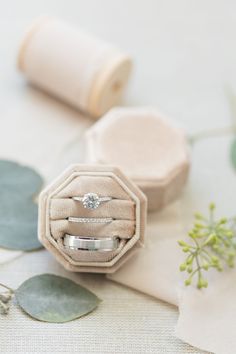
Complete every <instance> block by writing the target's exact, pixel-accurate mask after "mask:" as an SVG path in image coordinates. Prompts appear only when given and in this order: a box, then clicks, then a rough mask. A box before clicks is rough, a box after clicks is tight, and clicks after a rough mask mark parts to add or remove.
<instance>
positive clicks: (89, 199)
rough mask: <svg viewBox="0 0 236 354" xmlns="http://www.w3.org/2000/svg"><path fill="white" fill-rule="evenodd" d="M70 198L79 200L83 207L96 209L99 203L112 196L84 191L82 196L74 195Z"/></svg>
mask: <svg viewBox="0 0 236 354" xmlns="http://www.w3.org/2000/svg"><path fill="white" fill-rule="evenodd" d="M72 199H73V200H75V201H77V202H81V203H82V204H83V207H84V208H85V209H97V208H98V207H99V205H100V204H101V203H103V202H109V201H110V200H112V197H99V196H98V195H97V194H96V193H86V194H85V195H84V196H83V197H80V196H75V197H72Z"/></svg>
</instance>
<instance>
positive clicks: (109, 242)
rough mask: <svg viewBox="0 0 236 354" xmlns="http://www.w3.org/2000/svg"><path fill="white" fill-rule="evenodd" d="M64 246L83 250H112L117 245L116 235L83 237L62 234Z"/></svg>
mask: <svg viewBox="0 0 236 354" xmlns="http://www.w3.org/2000/svg"><path fill="white" fill-rule="evenodd" d="M64 246H65V247H66V248H68V249H73V250H85V251H102V252H107V251H114V250H116V249H117V248H118V246H119V239H118V238H117V237H104V238H96V237H83V236H74V235H69V234H66V235H65V236H64Z"/></svg>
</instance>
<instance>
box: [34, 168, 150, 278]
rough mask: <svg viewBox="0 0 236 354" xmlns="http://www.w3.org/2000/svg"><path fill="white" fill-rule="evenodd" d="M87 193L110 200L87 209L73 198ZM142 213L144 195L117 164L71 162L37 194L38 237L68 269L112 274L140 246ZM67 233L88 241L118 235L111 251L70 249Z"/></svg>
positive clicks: (145, 206)
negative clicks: (78, 163) (66, 242)
mask: <svg viewBox="0 0 236 354" xmlns="http://www.w3.org/2000/svg"><path fill="white" fill-rule="evenodd" d="M89 193H90V194H91V193H95V194H96V195H98V196H99V197H105V198H107V197H108V200H107V201H106V202H103V203H102V202H101V203H100V204H99V206H98V207H97V205H96V208H94V209H90V208H87V207H86V205H84V203H83V202H82V201H78V200H75V199H74V197H77V198H82V200H84V199H83V196H84V195H85V196H87V195H88V194H89ZM87 206H88V205H87ZM146 214H147V200H146V197H145V195H144V194H143V193H142V191H141V190H140V189H139V188H138V187H137V186H136V185H135V184H134V183H133V182H132V181H131V180H130V179H129V178H127V177H126V176H125V175H124V174H123V173H122V172H121V171H120V169H118V168H117V167H113V166H103V165H102V166H99V165H96V166H93V165H72V166H70V167H69V168H68V169H67V170H66V171H65V172H63V173H62V174H61V175H60V176H59V177H58V178H57V179H56V180H55V181H53V182H52V183H51V185H49V186H48V187H47V188H46V189H45V190H44V191H42V193H41V194H40V198H39V223H38V225H39V226H38V235H39V240H40V241H41V243H42V244H43V245H44V246H45V248H47V249H48V250H49V251H50V252H51V253H52V254H53V255H54V256H55V257H56V259H57V260H58V261H59V262H60V263H61V264H62V265H63V266H64V267H65V268H66V269H68V270H71V271H75V272H96V273H112V272H114V271H115V270H116V269H117V268H119V267H120V266H121V265H122V264H123V263H124V262H125V261H126V260H127V259H128V258H129V257H130V256H131V255H133V254H134V253H135V251H137V250H138V249H140V248H141V247H143V245H144V235H145V225H146ZM71 218H72V219H76V220H77V219H78V218H79V220H80V221H81V222H79V223H77V222H70V219H71ZM91 219H92V221H93V220H95V222H90V221H91ZM86 220H87V221H89V222H86ZM101 220H102V221H103V220H108V222H105V223H103V222H98V221H101ZM65 235H76V236H77V237H78V236H79V237H82V238H85V239H86V240H87V239H88V238H89V239H90V238H91V237H92V238H96V239H99V240H104V239H106V238H107V237H110V238H114V237H116V239H117V240H118V244H117V246H116V248H115V249H114V250H110V251H109V250H104V251H103V250H90V249H89V250H84V249H70V248H69V249H68V248H67V247H65V241H64V240H65Z"/></svg>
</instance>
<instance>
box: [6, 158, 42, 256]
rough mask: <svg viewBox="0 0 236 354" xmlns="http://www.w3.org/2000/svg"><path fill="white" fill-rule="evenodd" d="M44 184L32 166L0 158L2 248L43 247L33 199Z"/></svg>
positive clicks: (25, 249)
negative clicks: (39, 236) (38, 235)
mask: <svg viewBox="0 0 236 354" xmlns="http://www.w3.org/2000/svg"><path fill="white" fill-rule="evenodd" d="M42 184H43V180H42V177H41V176H40V175H39V174H38V173H37V172H36V171H34V170H33V169H31V168H29V167H26V166H22V165H19V164H18V163H16V162H13V161H7V160H0V247H3V248H8V249H14V250H23V251H30V250H34V249H38V248H41V247H42V245H41V244H40V242H39V241H38V238H37V219H38V208H37V205H36V203H35V202H34V200H33V198H34V197H35V196H36V195H37V194H38V192H39V191H40V189H41V187H42Z"/></svg>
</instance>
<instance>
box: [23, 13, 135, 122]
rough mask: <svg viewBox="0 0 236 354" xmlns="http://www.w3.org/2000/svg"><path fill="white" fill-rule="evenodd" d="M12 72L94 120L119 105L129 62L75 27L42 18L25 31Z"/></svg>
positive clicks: (120, 52)
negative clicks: (16, 62) (16, 63)
mask: <svg viewBox="0 0 236 354" xmlns="http://www.w3.org/2000/svg"><path fill="white" fill-rule="evenodd" d="M18 67H19V69H20V70H21V71H22V72H23V73H24V74H25V76H26V77H27V78H28V80H29V81H30V82H31V83H33V84H34V85H36V86H37V87H39V88H41V89H43V90H45V91H46V92H48V93H50V94H52V95H53V96H55V97H58V98H59V99H61V100H63V101H65V102H66V103H69V104H71V105H73V106H74V107H76V108H78V109H79V110H82V111H85V112H87V113H89V115H91V116H92V117H94V118H97V117H100V116H101V115H102V114H104V113H105V112H107V111H108V110H109V109H110V108H111V107H113V106H114V105H116V104H117V103H118V102H119V100H120V98H121V95H122V93H123V91H124V87H125V85H126V83H127V81H128V78H129V74H130V71H131V67H132V60H131V58H130V57H129V55H127V54H126V53H124V52H123V51H122V50H120V49H118V48H117V47H116V46H114V45H113V44H110V43H107V42H105V41H104V40H101V39H99V38H97V37H94V36H93V35H90V34H88V33H86V32H84V31H83V30H81V29H80V28H78V27H77V26H75V25H72V24H70V23H66V22H64V21H61V20H59V19H55V18H51V17H43V18H40V19H37V20H35V21H34V22H33V24H32V25H31V27H30V28H29V30H28V31H27V32H26V34H25V36H24V38H23V40H22V43H21V45H20V49H19V54H18Z"/></svg>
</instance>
